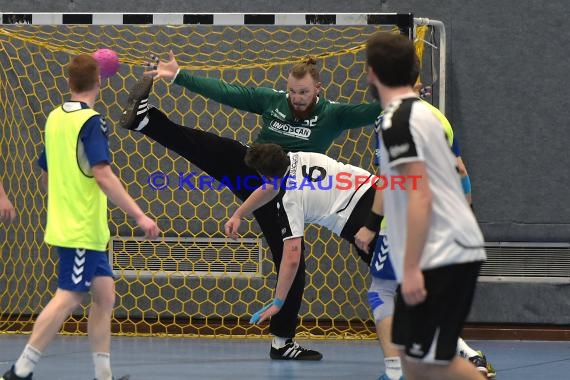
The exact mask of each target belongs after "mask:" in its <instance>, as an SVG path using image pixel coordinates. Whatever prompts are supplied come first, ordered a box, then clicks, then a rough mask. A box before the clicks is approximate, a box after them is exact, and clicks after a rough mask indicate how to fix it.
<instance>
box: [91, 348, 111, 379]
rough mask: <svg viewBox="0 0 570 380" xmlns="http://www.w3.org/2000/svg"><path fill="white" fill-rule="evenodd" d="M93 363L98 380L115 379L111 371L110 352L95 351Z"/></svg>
mask: <svg viewBox="0 0 570 380" xmlns="http://www.w3.org/2000/svg"><path fill="white" fill-rule="evenodd" d="M93 364H94V365H95V379H96V380H113V374H112V373H111V354H110V353H108V352H94V353H93Z"/></svg>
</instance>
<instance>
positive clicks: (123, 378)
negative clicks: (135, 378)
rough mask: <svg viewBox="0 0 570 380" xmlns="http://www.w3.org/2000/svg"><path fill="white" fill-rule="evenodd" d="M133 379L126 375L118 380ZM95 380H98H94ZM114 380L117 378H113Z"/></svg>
mask: <svg viewBox="0 0 570 380" xmlns="http://www.w3.org/2000/svg"><path fill="white" fill-rule="evenodd" d="M130 378H131V375H125V376H123V377H119V379H118V380H129V379H130ZM93 380H97V379H93ZM113 380H115V377H114V376H113Z"/></svg>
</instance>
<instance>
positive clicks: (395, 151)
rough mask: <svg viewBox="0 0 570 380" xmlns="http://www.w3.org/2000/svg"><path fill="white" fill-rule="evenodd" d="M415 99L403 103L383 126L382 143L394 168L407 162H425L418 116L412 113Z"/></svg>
mask: <svg viewBox="0 0 570 380" xmlns="http://www.w3.org/2000/svg"><path fill="white" fill-rule="evenodd" d="M415 102H416V101H415V100H414V99H406V100H404V101H402V103H401V104H400V106H399V107H398V108H397V109H396V110H395V111H394V113H393V114H392V117H391V118H390V120H387V121H386V120H385V121H384V125H383V126H382V141H383V143H384V145H385V146H386V151H387V153H388V162H389V164H390V166H392V167H394V166H397V165H400V164H403V163H406V162H414V161H423V160H424V158H423V154H422V153H423V152H422V143H421V136H420V134H418V133H417V132H418V131H417V129H416V128H414V126H417V124H418V120H415V119H414V118H417V114H416V115H414V113H413V112H412V110H413V106H414V103H415Z"/></svg>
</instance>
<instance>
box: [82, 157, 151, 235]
mask: <svg viewBox="0 0 570 380" xmlns="http://www.w3.org/2000/svg"><path fill="white" fill-rule="evenodd" d="M92 171H93V176H94V177H95V180H96V181H97V184H98V185H99V187H100V188H101V190H102V191H103V192H104V193H105V195H107V197H108V198H109V200H110V201H111V202H113V203H114V204H115V205H117V206H118V207H119V208H120V209H121V210H123V211H125V212H126V213H127V214H128V215H129V216H130V217H132V218H134V219H135V221H136V222H137V225H138V226H139V227H140V228H141V229H142V230H143V231H144V233H145V237H146V238H149V239H154V238H156V237H157V236H158V234H159V233H160V230H159V229H158V226H157V225H156V223H155V222H154V221H153V220H152V219H150V218H149V217H147V216H146V215H145V214H144V213H143V211H142V210H141V208H140V207H139V206H138V205H137V204H136V202H135V201H134V200H133V198H131V196H130V195H129V194H128V193H127V191H126V190H125V188H124V187H123V185H122V184H121V182H120V181H119V179H118V178H117V176H116V175H115V173H113V170H111V166H110V165H109V164H106V163H104V164H97V165H94V166H93V168H92Z"/></svg>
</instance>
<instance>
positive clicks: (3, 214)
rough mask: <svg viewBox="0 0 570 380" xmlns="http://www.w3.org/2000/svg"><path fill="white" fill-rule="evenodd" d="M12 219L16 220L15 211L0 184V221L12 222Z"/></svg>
mask: <svg viewBox="0 0 570 380" xmlns="http://www.w3.org/2000/svg"><path fill="white" fill-rule="evenodd" d="M14 219H16V210H15V209H14V205H13V204H12V202H10V199H8V196H7V195H6V192H5V191H4V187H2V184H1V183H0V221H2V222H13V221H14Z"/></svg>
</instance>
